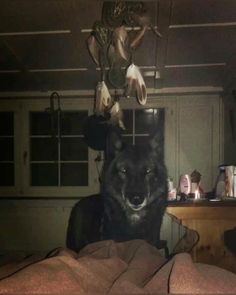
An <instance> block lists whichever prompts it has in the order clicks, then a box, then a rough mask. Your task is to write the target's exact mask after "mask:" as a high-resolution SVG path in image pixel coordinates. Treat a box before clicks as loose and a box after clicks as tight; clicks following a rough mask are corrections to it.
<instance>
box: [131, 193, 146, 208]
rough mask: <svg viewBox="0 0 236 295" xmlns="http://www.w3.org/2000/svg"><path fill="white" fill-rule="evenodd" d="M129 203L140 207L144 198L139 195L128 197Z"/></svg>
mask: <svg viewBox="0 0 236 295" xmlns="http://www.w3.org/2000/svg"><path fill="white" fill-rule="evenodd" d="M129 201H130V203H131V204H133V205H135V206H137V205H140V204H142V203H143V201H144V197H143V196H141V195H137V194H135V195H131V196H129Z"/></svg>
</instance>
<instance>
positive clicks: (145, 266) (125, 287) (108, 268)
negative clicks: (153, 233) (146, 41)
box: [0, 240, 236, 294]
mask: <svg viewBox="0 0 236 295" xmlns="http://www.w3.org/2000/svg"><path fill="white" fill-rule="evenodd" d="M13 292H21V293H65V292H67V293H68V292H70V293H75V292H76V293H77V294H82V293H126V294H128V293H138V294H139V293H169V292H170V293H236V275H235V274H233V273H230V272H228V271H226V270H223V269H220V268H217V267H214V266H209V265H203V264H194V263H193V262H192V259H191V256H190V255H189V254H186V253H183V254H177V255H175V256H174V257H173V258H172V259H171V260H170V261H166V260H165V258H163V257H162V256H161V255H160V253H159V251H158V250H157V249H156V248H154V247H153V246H151V245H149V244H148V243H146V242H145V241H142V240H132V241H127V242H122V243H116V242H114V241H111V240H109V241H101V242H97V243H93V244H90V245H88V246H86V247H85V248H84V249H82V250H81V251H80V253H79V255H77V254H76V253H75V252H73V251H70V250H68V249H61V250H60V251H58V252H57V253H56V255H55V256H53V257H50V258H47V259H44V260H42V261H40V262H37V263H35V264H31V265H29V266H27V267H25V268H24V269H22V270H21V271H19V272H17V273H15V274H14V275H12V276H10V277H8V278H5V279H3V280H1V281H0V293H13Z"/></svg>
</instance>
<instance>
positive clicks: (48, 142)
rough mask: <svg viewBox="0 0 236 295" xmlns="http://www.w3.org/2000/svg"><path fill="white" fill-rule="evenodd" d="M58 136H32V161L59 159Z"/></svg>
mask: <svg viewBox="0 0 236 295" xmlns="http://www.w3.org/2000/svg"><path fill="white" fill-rule="evenodd" d="M57 142H58V140H57V138H52V137H49V138H31V161H55V160H57V159H58V146H57Z"/></svg>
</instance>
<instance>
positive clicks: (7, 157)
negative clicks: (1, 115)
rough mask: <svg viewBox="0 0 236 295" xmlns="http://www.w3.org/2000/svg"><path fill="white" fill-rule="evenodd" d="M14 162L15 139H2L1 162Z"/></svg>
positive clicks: (0, 148)
mask: <svg viewBox="0 0 236 295" xmlns="http://www.w3.org/2000/svg"><path fill="white" fill-rule="evenodd" d="M13 160H14V138H0V161H13Z"/></svg>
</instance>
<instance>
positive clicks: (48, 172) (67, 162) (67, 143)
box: [30, 111, 89, 187]
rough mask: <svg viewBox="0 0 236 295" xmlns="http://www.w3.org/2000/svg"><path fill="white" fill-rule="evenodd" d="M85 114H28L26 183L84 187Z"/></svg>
mask: <svg viewBox="0 0 236 295" xmlns="http://www.w3.org/2000/svg"><path fill="white" fill-rule="evenodd" d="M87 116H88V111H63V112H55V114H52V115H51V114H50V113H47V112H30V172H31V173H30V175H31V177H30V184H31V185H32V186H58V187H61V186H88V165H89V163H88V147H87V145H86V144H85V142H84V140H83V133H82V126H83V122H84V120H85V119H86V118H87Z"/></svg>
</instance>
